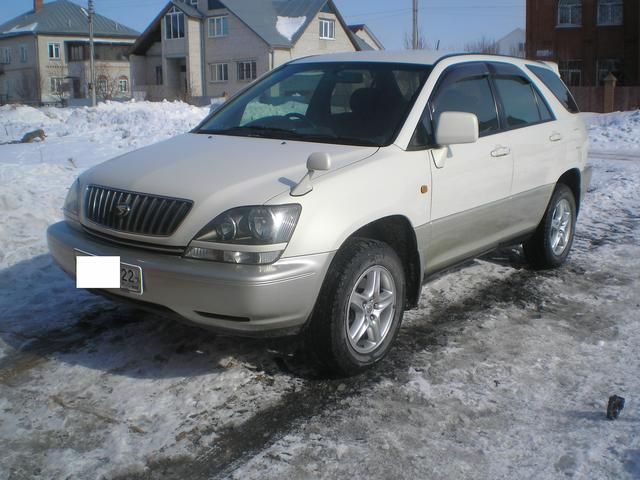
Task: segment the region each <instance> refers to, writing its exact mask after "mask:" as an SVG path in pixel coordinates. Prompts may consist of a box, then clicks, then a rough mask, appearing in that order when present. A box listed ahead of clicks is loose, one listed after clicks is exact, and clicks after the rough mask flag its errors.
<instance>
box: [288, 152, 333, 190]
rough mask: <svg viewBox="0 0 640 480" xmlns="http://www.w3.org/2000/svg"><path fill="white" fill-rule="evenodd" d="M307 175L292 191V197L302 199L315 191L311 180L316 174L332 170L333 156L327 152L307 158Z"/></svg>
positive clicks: (317, 153) (313, 154)
mask: <svg viewBox="0 0 640 480" xmlns="http://www.w3.org/2000/svg"><path fill="white" fill-rule="evenodd" d="M307 170H308V171H307V174H306V175H305V176H304V177H303V178H302V180H300V182H299V183H298V184H297V185H296V186H295V187H293V189H292V190H291V196H292V197H301V196H303V195H306V194H307V193H309V192H310V191H311V190H313V185H312V184H311V179H312V178H313V174H314V173H315V172H320V171H326V170H331V155H329V154H328V153H325V152H316V153H312V154H311V155H309V158H307Z"/></svg>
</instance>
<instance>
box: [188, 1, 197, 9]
mask: <svg viewBox="0 0 640 480" xmlns="http://www.w3.org/2000/svg"><path fill="white" fill-rule="evenodd" d="M189 5H191V6H192V7H197V6H198V0H189Z"/></svg>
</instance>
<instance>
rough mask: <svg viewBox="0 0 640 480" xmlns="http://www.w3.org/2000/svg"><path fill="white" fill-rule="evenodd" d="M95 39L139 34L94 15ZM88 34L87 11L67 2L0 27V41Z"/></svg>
mask: <svg viewBox="0 0 640 480" xmlns="http://www.w3.org/2000/svg"><path fill="white" fill-rule="evenodd" d="M93 25H94V34H95V36H97V37H117V38H135V37H137V36H138V35H139V32H137V31H136V30H133V29H132V28H129V27H127V26H125V25H123V24H121V23H118V22H116V21H114V20H111V19H110V18H107V17H104V16H102V15H98V14H96V15H95V17H94V24H93ZM25 34H31V35H41V34H49V35H82V36H86V35H89V23H88V13H87V10H86V9H85V8H83V7H81V6H80V5H78V4H76V3H73V2H70V1H69V0H56V1H55V2H49V3H45V4H44V5H43V6H42V8H41V9H40V10H38V11H37V12H35V11H33V10H32V11H30V12H27V13H23V14H22V15H19V16H17V17H16V18H14V19H12V20H9V21H8V22H6V23H3V24H2V25H0V38H5V37H9V36H18V35H25Z"/></svg>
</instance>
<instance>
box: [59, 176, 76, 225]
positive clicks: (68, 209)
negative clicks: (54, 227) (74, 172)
mask: <svg viewBox="0 0 640 480" xmlns="http://www.w3.org/2000/svg"><path fill="white" fill-rule="evenodd" d="M62 211H63V213H64V216H65V218H66V219H68V220H70V221H74V222H77V221H78V217H79V215H80V180H79V179H76V181H75V182H73V185H71V188H69V192H68V193H67V198H65V200H64V207H62Z"/></svg>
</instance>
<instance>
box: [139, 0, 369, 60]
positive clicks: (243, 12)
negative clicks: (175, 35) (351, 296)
mask: <svg viewBox="0 0 640 480" xmlns="http://www.w3.org/2000/svg"><path fill="white" fill-rule="evenodd" d="M210 3H211V6H212V7H215V8H226V9H227V10H229V11H230V12H231V13H232V14H233V15H235V16H236V17H237V18H238V19H240V21H242V22H243V23H244V24H245V25H246V26H247V27H249V28H250V29H251V30H253V32H254V33H255V34H256V35H258V36H259V37H260V38H262V40H264V41H265V42H266V43H267V44H268V45H269V46H271V47H274V48H292V47H293V46H294V45H295V44H296V42H297V41H298V39H299V38H300V36H301V35H302V34H303V33H304V32H305V30H306V29H307V27H308V26H309V24H310V23H311V22H312V21H313V19H314V18H315V16H316V15H317V14H318V13H320V12H321V11H322V10H323V9H324V8H325V7H327V8H328V9H330V11H332V12H334V13H335V14H336V17H337V18H338V21H339V22H340V23H341V24H342V26H343V27H344V29H345V30H346V31H347V33H348V34H349V36H350V39H351V41H352V42H353V44H354V46H355V47H356V48H360V46H361V44H360V42H359V41H358V39H356V38H355V35H353V34H352V33H351V31H350V30H349V29H348V27H347V24H346V23H345V22H344V19H343V18H342V16H341V15H340V12H339V11H338V9H337V8H336V7H335V5H334V3H333V0H261V1H259V2H256V0H210ZM174 6H175V7H176V8H178V9H180V10H181V11H183V12H184V13H185V15H188V16H190V17H195V18H202V17H204V16H206V14H203V12H201V11H200V10H198V9H196V8H195V7H192V6H190V5H189V4H187V3H186V2H183V1H180V0H170V1H169V3H167V5H166V6H165V7H164V8H163V9H162V10H161V12H160V14H159V15H158V16H157V17H156V18H155V19H154V20H153V22H152V23H151V25H149V27H148V28H147V30H145V32H144V33H143V34H142V36H141V37H140V39H139V40H138V42H136V45H135V46H134V47H133V51H134V53H138V52H140V51H141V50H145V49H146V48H147V47H148V45H149V43H150V42H149V41H148V39H147V38H146V37H147V35H150V34H152V33H153V32H155V31H156V30H157V24H158V23H159V22H160V20H161V18H162V16H164V15H165V14H166V13H167V11H168V10H169V9H170V8H172V7H174ZM282 25H286V26H285V27H284V28H283V26H282Z"/></svg>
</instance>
